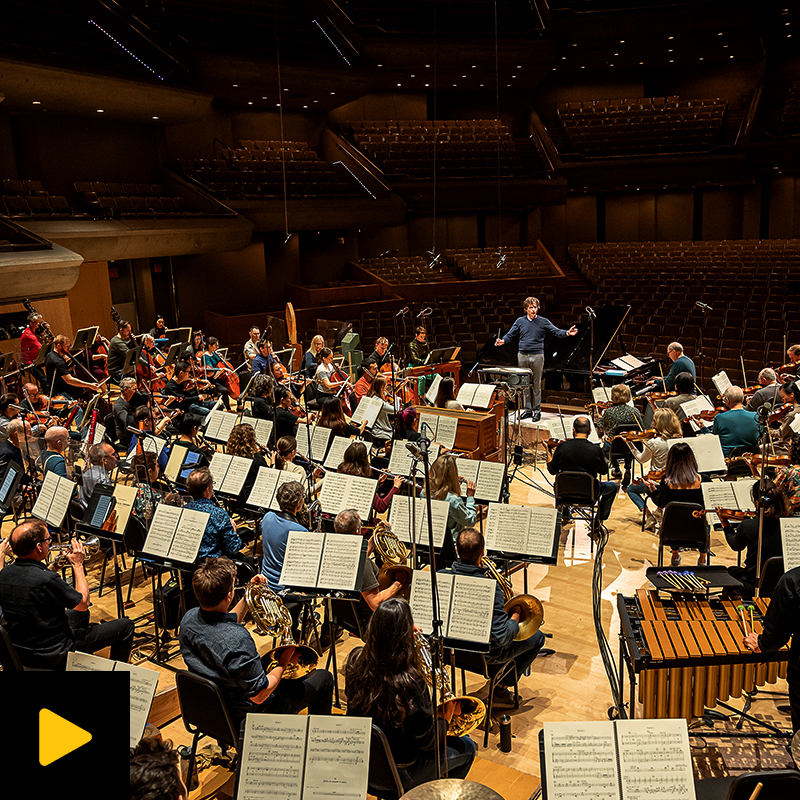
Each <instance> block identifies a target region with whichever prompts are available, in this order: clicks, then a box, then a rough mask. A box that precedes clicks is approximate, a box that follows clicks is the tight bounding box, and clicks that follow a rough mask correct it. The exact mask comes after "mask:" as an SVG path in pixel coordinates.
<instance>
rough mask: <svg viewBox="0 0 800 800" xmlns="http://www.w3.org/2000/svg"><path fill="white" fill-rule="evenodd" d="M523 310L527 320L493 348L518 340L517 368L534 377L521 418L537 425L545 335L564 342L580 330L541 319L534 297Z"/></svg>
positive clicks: (540, 412) (521, 321) (497, 341)
mask: <svg viewBox="0 0 800 800" xmlns="http://www.w3.org/2000/svg"><path fill="white" fill-rule="evenodd" d="M522 310H523V311H524V312H525V316H524V317H518V318H517V320H516V321H515V322H514V324H513V325H512V326H511V330H509V332H508V333H507V334H506V335H505V336H503V338H502V339H497V340H496V341H495V343H494V344H495V347H500V345H503V344H505V343H506V340H508V341H509V342H513V341H514V340H515V339H517V337H519V345H518V347H519V352H518V353H517V366H520V367H527V368H528V369H530V370H531V372H532V373H533V381H532V383H531V388H530V389H529V390H528V391H526V392H525V411H524V412H523V413H522V414H521V415H520V419H532V420H533V421H534V422H538V421H539V420H540V419H541V418H542V371H543V370H544V335H545V334H546V333H547V332H548V331H549V332H550V333H552V334H555V336H557V337H558V338H563V337H565V336H574V335H575V334H576V333H577V332H578V329H577V328H576V327H575V326H574V325H573V326H572V327H571V328H570V329H569V330H563V329H561V328H556V326H555V325H553V323H552V322H550V320H549V319H545V318H544V317H540V316H538V314H539V301H538V300H537V299H536V298H535V297H526V298H525V300H524V302H523V303H522ZM531 395H532V397H531ZM531 401H532V402H531Z"/></svg>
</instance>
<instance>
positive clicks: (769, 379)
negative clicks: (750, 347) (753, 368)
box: [745, 367, 780, 411]
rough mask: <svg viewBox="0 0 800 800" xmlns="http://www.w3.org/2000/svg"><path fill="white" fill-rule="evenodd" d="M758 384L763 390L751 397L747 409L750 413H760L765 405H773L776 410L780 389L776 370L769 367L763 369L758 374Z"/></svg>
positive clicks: (757, 391)
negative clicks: (760, 409) (759, 410)
mask: <svg viewBox="0 0 800 800" xmlns="http://www.w3.org/2000/svg"><path fill="white" fill-rule="evenodd" d="M758 382H759V384H760V385H761V388H760V389H757V390H756V391H755V392H754V393H753V394H752V395H751V396H750V399H749V400H748V401H747V405H746V406H745V407H746V408H747V410H748V411H758V409H759V408H761V406H763V405H764V403H772V407H773V408H775V406H776V405H778V397H779V395H778V389H779V388H780V384H779V383H778V376H777V374H776V373H775V370H774V369H770V368H769V367H765V368H764V369H762V370H761V372H759V373H758Z"/></svg>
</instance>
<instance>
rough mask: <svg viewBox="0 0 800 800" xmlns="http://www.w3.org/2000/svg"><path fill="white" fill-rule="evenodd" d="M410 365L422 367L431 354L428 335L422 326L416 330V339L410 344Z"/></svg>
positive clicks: (408, 346)
mask: <svg viewBox="0 0 800 800" xmlns="http://www.w3.org/2000/svg"><path fill="white" fill-rule="evenodd" d="M407 348H408V365H409V366H410V367H421V366H422V365H423V364H424V363H425V360H426V359H427V358H428V356H429V355H430V352H431V345H430V342H429V341H428V333H427V331H426V330H425V328H424V327H423V326H422V325H418V326H417V327H416V328H414V338H413V339H412V340H411V341H410V342H409V343H408V345H407Z"/></svg>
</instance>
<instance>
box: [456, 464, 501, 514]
mask: <svg viewBox="0 0 800 800" xmlns="http://www.w3.org/2000/svg"><path fill="white" fill-rule="evenodd" d="M456 466H457V467H458V474H459V476H460V477H462V478H464V480H467V481H474V482H475V499H476V500H486V501H488V502H494V503H496V502H498V501H499V500H500V492H501V491H502V488H503V474H504V465H503V464H502V463H501V462H499V461H477V460H475V459H472V458H463V457H462V458H458V459H456Z"/></svg>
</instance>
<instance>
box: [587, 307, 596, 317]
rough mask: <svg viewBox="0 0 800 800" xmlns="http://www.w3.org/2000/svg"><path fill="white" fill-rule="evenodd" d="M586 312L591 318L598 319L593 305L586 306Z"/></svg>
mask: <svg viewBox="0 0 800 800" xmlns="http://www.w3.org/2000/svg"><path fill="white" fill-rule="evenodd" d="M586 313H587V314H588V315H589V319H597V314H595V313H594V310H593V309H592V307H591V306H586Z"/></svg>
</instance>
